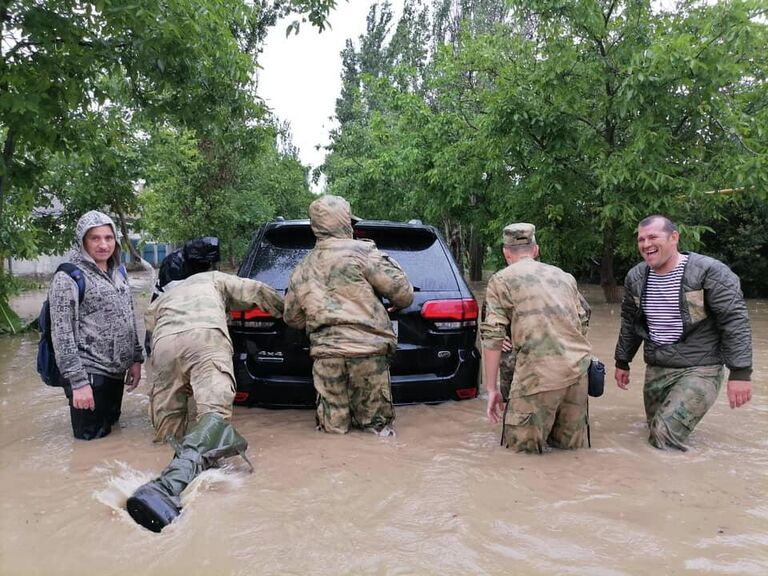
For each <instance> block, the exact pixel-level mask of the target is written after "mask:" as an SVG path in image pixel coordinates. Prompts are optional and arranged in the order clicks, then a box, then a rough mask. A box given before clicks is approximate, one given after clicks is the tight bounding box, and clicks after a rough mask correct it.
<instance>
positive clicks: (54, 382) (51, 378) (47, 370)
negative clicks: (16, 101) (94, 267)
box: [37, 262, 85, 386]
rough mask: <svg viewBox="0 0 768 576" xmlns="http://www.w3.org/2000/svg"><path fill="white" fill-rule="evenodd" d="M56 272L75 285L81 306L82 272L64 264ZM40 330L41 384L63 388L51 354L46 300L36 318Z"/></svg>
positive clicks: (39, 368) (54, 359) (49, 322)
mask: <svg viewBox="0 0 768 576" xmlns="http://www.w3.org/2000/svg"><path fill="white" fill-rule="evenodd" d="M56 272H66V273H67V274H69V277H70V278H72V280H74V281H75V283H77V293H78V298H77V301H78V302H79V303H80V304H82V303H83V297H84V296H85V276H84V275H83V271H82V270H80V268H78V267H77V266H75V265H74V264H70V263H69V262H65V263H64V264H59V267H58V268H56ZM37 322H38V325H39V330H40V342H39V343H38V345H37V371H38V372H39V373H40V377H41V378H42V379H43V382H45V383H46V384H48V386H64V379H63V378H62V377H61V374H60V373H59V367H58V366H56V356H55V355H54V353H53V341H52V339H51V305H50V303H49V302H48V298H46V299H45V302H43V306H42V308H40V315H39V316H38V318H37Z"/></svg>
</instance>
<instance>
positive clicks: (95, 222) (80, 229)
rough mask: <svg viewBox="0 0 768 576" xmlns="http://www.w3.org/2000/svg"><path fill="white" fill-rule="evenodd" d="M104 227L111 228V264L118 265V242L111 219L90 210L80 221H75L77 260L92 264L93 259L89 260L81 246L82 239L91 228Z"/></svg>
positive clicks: (89, 257) (101, 213) (115, 229)
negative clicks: (112, 236) (112, 246)
mask: <svg viewBox="0 0 768 576" xmlns="http://www.w3.org/2000/svg"><path fill="white" fill-rule="evenodd" d="M106 225H109V226H111V227H112V232H113V233H114V235H115V251H114V253H113V254H112V258H111V260H112V263H113V264H114V266H119V265H120V241H119V238H118V235H117V228H115V223H114V222H113V221H112V218H110V217H109V216H107V215H106V214H104V213H103V212H99V211H98V210H91V211H90V212H86V213H85V214H83V215H82V216H81V217H80V220H78V221H77V226H76V227H75V254H77V255H78V258H77V259H79V260H85V261H87V262H93V258H91V256H90V255H89V254H88V253H87V252H86V251H85V247H84V246H83V238H85V235H86V234H87V232H88V230H90V229H91V228H96V227H97V226H106Z"/></svg>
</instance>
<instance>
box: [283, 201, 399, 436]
mask: <svg viewBox="0 0 768 576" xmlns="http://www.w3.org/2000/svg"><path fill="white" fill-rule="evenodd" d="M309 218H310V222H311V225H312V231H313V232H314V234H315V237H316V238H317V243H316V244H315V248H314V249H313V250H312V252H310V253H309V254H308V255H307V256H306V257H305V258H304V260H303V261H302V262H301V263H300V264H299V265H298V266H297V267H296V269H295V270H294V271H293V274H292V275H291V280H290V283H289V285H288V291H287V292H286V295H285V314H284V316H283V319H284V321H285V323H286V324H288V325H289V326H293V327H294V328H299V329H304V330H306V332H307V334H308V335H309V339H310V345H311V347H310V354H311V356H312V358H313V360H314V364H313V368H312V376H313V379H314V384H315V390H316V391H317V415H316V420H317V426H318V428H319V429H321V430H324V431H326V432H335V433H340V434H344V433H346V432H347V431H348V430H349V428H350V426H351V425H352V426H355V427H358V428H362V429H366V430H370V431H372V432H375V433H377V434H379V435H381V436H389V435H392V434H394V429H393V428H392V421H393V420H394V418H395V411H394V408H393V406H392V391H391V389H390V380H389V359H390V357H391V356H392V355H393V354H394V353H395V350H396V348H397V339H396V338H395V334H394V332H393V330H392V323H391V322H390V320H389V315H388V314H387V309H386V308H385V307H384V305H383V304H382V301H381V298H382V297H383V298H388V299H389V301H390V302H391V303H392V306H393V308H405V307H407V306H410V304H411V302H412V301H413V287H412V286H411V283H410V282H409V281H408V278H407V277H406V275H405V273H404V272H403V271H402V269H401V268H400V266H399V265H398V264H397V262H395V261H394V260H393V259H391V258H390V257H389V256H387V255H386V254H384V253H383V252H380V251H379V250H377V249H376V246H375V245H374V244H373V243H372V242H370V241H363V240H354V239H353V238H352V214H351V210H350V207H349V203H348V202H347V201H346V200H345V199H344V198H341V197H339V196H321V197H320V198H318V199H317V200H315V201H314V202H312V204H310V206H309Z"/></svg>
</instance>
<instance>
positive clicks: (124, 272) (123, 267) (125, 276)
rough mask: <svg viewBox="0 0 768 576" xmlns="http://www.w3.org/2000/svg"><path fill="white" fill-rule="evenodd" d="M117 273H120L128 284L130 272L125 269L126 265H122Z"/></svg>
mask: <svg viewBox="0 0 768 576" xmlns="http://www.w3.org/2000/svg"><path fill="white" fill-rule="evenodd" d="M117 271H118V272H120V275H121V276H122V277H123V280H125V281H126V282H128V270H126V269H125V264H120V266H118V267H117Z"/></svg>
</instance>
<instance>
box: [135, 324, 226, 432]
mask: <svg viewBox="0 0 768 576" xmlns="http://www.w3.org/2000/svg"><path fill="white" fill-rule="evenodd" d="M149 367H150V375H149V382H150V392H149V420H150V422H151V423H152V426H153V427H154V428H155V439H154V441H155V442H165V441H166V440H167V439H168V437H169V436H173V437H175V438H177V439H179V440H180V439H181V438H183V437H184V435H185V434H186V432H187V426H188V425H189V421H190V419H191V418H192V417H193V416H194V412H196V419H199V418H200V417H202V416H203V415H205V414H210V413H214V414H219V415H220V416H222V417H223V418H225V419H226V420H229V419H230V418H231V417H232V405H233V403H234V400H235V376H234V370H233V368H232V345H231V344H230V342H229V340H227V338H226V336H224V334H222V333H221V331H220V330H217V329H215V328H210V329H209V328H199V329H195V330H190V331H188V332H179V333H178V334H171V335H168V336H165V337H162V338H160V339H159V340H157V341H156V342H155V345H154V348H153V349H152V356H150V365H149ZM195 407H196V408H195Z"/></svg>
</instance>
